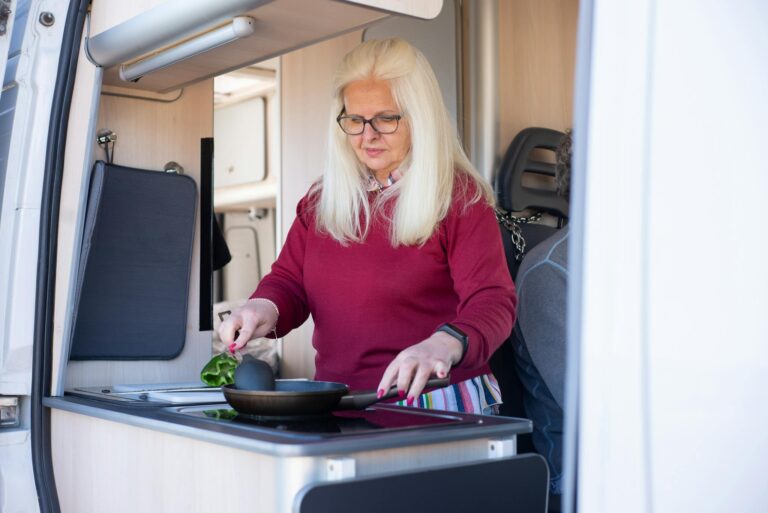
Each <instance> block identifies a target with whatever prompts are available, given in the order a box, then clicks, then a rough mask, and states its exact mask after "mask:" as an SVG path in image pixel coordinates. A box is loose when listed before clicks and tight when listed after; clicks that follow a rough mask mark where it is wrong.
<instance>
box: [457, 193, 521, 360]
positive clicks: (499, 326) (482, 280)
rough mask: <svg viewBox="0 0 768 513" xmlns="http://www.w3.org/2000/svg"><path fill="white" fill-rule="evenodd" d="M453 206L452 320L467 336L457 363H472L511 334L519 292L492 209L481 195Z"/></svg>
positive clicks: (495, 347) (485, 358) (488, 352)
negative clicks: (454, 299)
mask: <svg viewBox="0 0 768 513" xmlns="http://www.w3.org/2000/svg"><path fill="white" fill-rule="evenodd" d="M455 207H456V208H454V209H453V210H454V211H453V212H449V214H448V217H447V218H446V226H445V229H446V231H445V238H446V242H445V245H446V251H447V255H448V264H449V266H450V272H451V277H452V279H453V284H454V290H455V291H456V294H457V295H458V296H459V305H458V307H457V309H456V317H455V318H454V319H453V320H451V321H450V322H451V324H453V325H455V326H456V327H457V328H459V329H460V330H462V331H463V332H464V333H466V334H467V336H468V340H469V343H468V345H467V351H466V353H465V355H464V358H463V360H462V361H461V363H460V364H459V368H462V369H472V368H478V367H482V366H483V365H485V364H487V363H488V360H489V359H490V357H491V355H492V354H493V353H494V351H496V349H498V348H499V346H501V344H502V343H503V342H504V340H506V339H507V338H508V337H509V334H510V333H511V332H512V326H513V325H514V321H515V310H516V306H517V297H516V295H515V286H514V284H513V283H512V279H511V278H510V276H509V271H508V270H507V265H506V260H505V257H504V248H503V245H502V242H501V237H500V234H499V227H498V224H497V221H496V217H495V215H494V213H493V209H492V208H491V207H490V206H489V205H488V204H487V203H486V202H485V201H483V200H482V199H481V200H480V201H478V202H476V203H474V204H472V205H469V206H467V207H464V206H463V205H461V204H459V205H455Z"/></svg>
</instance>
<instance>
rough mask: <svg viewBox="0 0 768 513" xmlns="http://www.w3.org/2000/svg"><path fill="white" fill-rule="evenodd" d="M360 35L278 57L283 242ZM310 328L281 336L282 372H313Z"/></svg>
mask: <svg viewBox="0 0 768 513" xmlns="http://www.w3.org/2000/svg"><path fill="white" fill-rule="evenodd" d="M361 38H362V33H361V32H360V31H358V32H353V33H350V34H347V35H344V36H341V37H337V38H335V39H331V40H329V41H325V42H323V43H320V44H317V45H314V46H310V47H308V48H304V49H302V50H298V51H296V52H292V53H289V54H287V55H285V56H284V57H283V59H282V68H281V69H282V75H281V78H280V83H281V101H282V113H283V116H282V144H283V148H282V169H283V170H282V174H281V191H280V193H281V202H282V208H281V210H282V212H281V215H282V221H281V232H282V239H283V240H284V237H285V234H286V233H287V232H288V228H290V226H291V223H293V219H294V218H295V217H296V204H297V203H298V202H299V200H300V199H301V198H302V196H304V194H306V192H307V190H309V187H310V185H311V184H312V182H314V181H315V180H317V179H318V178H320V176H321V175H322V172H323V169H322V167H323V160H324V158H325V145H326V142H327V138H328V119H329V115H330V110H329V109H330V100H331V82H332V77H333V73H334V72H335V70H336V67H337V66H338V64H339V62H341V59H342V57H344V55H345V54H346V53H347V52H348V51H350V50H351V49H352V48H354V47H355V46H356V45H357V44H359V43H360V41H361ZM313 326H314V325H313V324H312V321H311V319H310V320H309V321H307V322H306V323H305V324H304V326H302V327H301V328H299V329H297V330H294V331H293V332H292V333H290V334H289V335H288V336H286V337H285V338H284V344H283V359H282V362H281V374H282V376H284V377H312V376H314V374H315V351H314V349H313V348H312V330H313Z"/></svg>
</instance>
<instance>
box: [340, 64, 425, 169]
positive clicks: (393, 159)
mask: <svg viewBox="0 0 768 513" xmlns="http://www.w3.org/2000/svg"><path fill="white" fill-rule="evenodd" d="M344 110H345V115H346V116H361V117H363V118H365V119H371V118H373V117H375V116H382V115H395V114H402V113H401V112H400V111H399V109H398V108H397V104H395V99H394V98H393V97H392V91H391V90H390V89H389V84H387V82H385V81H383V80H377V79H367V80H359V81H357V82H351V83H350V84H349V85H347V87H345V88H344ZM347 139H348V140H349V143H350V144H351V145H352V148H353V149H354V150H355V154H356V155H357V158H358V160H360V162H362V163H363V164H365V165H366V166H367V167H368V169H370V170H371V171H372V172H373V174H374V175H375V176H376V178H378V179H379V180H380V181H382V180H385V179H386V178H387V176H389V174H390V173H391V172H392V171H394V170H395V169H397V168H398V167H399V166H400V164H401V163H402V162H403V160H404V159H405V157H406V156H407V155H408V152H409V151H410V150H411V131H410V127H409V125H408V122H407V121H406V118H405V117H403V118H402V119H400V122H399V125H398V127H397V130H396V131H395V132H394V133H391V134H380V133H378V132H376V130H374V129H373V127H372V126H371V124H370V123H366V124H365V130H363V133H362V134H360V135H347Z"/></svg>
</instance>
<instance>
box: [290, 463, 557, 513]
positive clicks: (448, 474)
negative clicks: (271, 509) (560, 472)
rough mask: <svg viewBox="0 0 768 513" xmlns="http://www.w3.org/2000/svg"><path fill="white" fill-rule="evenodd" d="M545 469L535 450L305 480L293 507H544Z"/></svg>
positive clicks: (526, 512) (523, 510) (538, 511)
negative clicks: (367, 474) (369, 474)
mask: <svg viewBox="0 0 768 513" xmlns="http://www.w3.org/2000/svg"><path fill="white" fill-rule="evenodd" d="M548 489H549V469H548V468H547V463H546V461H544V458H542V457H541V456H539V455H538V454H526V455H519V456H515V457H513V458H504V459H499V460H490V461H484V462H481V463H473V464H462V465H452V466H448V467H441V468H438V469H427V470H418V471H412V472H398V473H396V474H389V475H385V476H377V477H364V478H359V479H350V480H344V481H338V482H330V483H320V484H313V485H309V486H308V487H306V488H304V489H303V490H302V491H301V492H299V494H298V495H297V497H296V503H295V504H294V511H296V512H297V513H329V512H333V513H359V512H361V511H364V512H366V513H392V512H393V511H397V512H398V513H424V512H425V511H439V512H440V513H467V512H468V511H478V512H480V511H482V512H485V511H488V512H495V511H503V512H509V513H544V512H546V511H547V500H548V496H547V490H548Z"/></svg>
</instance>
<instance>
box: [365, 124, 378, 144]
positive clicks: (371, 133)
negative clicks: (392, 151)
mask: <svg viewBox="0 0 768 513" xmlns="http://www.w3.org/2000/svg"><path fill="white" fill-rule="evenodd" d="M378 137H379V133H378V132H377V131H376V130H374V129H373V126H371V124H370V123H366V124H365V126H363V139H365V140H366V141H372V140H374V139H378Z"/></svg>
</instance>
